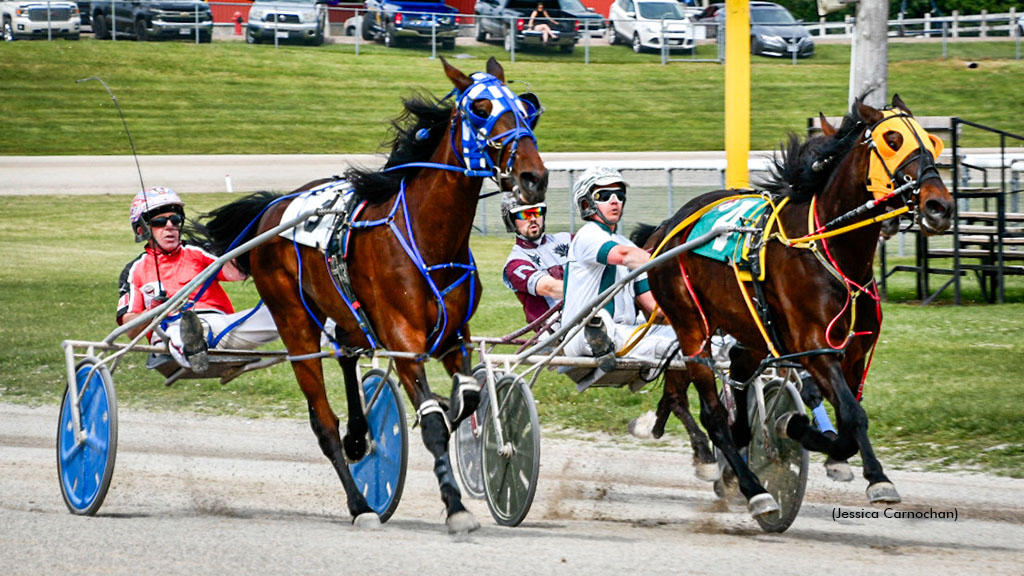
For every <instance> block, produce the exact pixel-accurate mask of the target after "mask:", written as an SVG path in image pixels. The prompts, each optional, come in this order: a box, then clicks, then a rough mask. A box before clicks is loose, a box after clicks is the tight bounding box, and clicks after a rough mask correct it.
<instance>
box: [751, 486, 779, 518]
mask: <svg viewBox="0 0 1024 576" xmlns="http://www.w3.org/2000/svg"><path fill="white" fill-rule="evenodd" d="M747 510H749V511H750V515H751V516H754V517H757V516H760V515H762V514H767V513H769V512H778V511H779V505H778V504H777V503H776V502H775V498H772V495H771V494H769V493H767V492H765V493H763V494H758V495H757V496H754V497H753V498H751V499H750V501H749V502H747Z"/></svg>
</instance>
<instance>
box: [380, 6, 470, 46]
mask: <svg viewBox="0 0 1024 576" xmlns="http://www.w3.org/2000/svg"><path fill="white" fill-rule="evenodd" d="M360 24H361V26H362V27H361V30H362V34H363V39H364V40H380V41H382V42H384V45H385V46H388V47H391V46H395V45H397V44H398V42H399V41H401V40H426V41H428V42H429V41H430V40H431V38H437V41H438V42H439V43H440V44H441V47H442V48H444V49H447V50H451V49H453V48H455V38H456V37H457V36H458V35H459V16H458V10H456V9H455V8H452V7H451V6H448V5H447V4H445V3H444V2H440V1H435V2H409V1H406V0H367V2H366V13H365V14H364V15H363V18H362V20H361V23H360Z"/></svg>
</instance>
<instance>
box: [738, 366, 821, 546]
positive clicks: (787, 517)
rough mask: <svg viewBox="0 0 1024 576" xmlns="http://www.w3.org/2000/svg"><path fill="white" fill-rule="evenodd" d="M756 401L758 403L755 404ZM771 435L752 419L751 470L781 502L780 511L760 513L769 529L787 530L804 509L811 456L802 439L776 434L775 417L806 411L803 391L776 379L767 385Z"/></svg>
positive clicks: (778, 501) (767, 408)
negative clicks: (801, 506) (801, 442)
mask: <svg viewBox="0 0 1024 576" xmlns="http://www.w3.org/2000/svg"><path fill="white" fill-rule="evenodd" d="M755 405H756V404H755ZM764 407H765V420H766V422H767V424H768V425H767V438H765V434H764V433H763V432H762V431H761V427H760V425H759V424H758V423H756V422H752V423H751V426H752V427H753V430H752V435H753V438H752V439H751V441H750V470H751V471H752V472H753V473H754V474H755V475H757V478H758V480H760V481H761V485H763V486H764V488H765V490H767V491H768V493H769V494H771V495H772V497H773V498H775V501H776V502H777V503H778V504H779V510H778V511H777V512H769V513H767V514H761V515H760V516H757V517H756V520H757V523H758V524H760V525H761V529H762V530H764V531H765V532H785V531H786V529H787V528H789V526H790V525H791V524H793V521H794V520H796V516H797V514H798V513H799V512H800V505H801V504H802V503H803V500H804V490H805V489H806V488H807V467H808V462H809V456H808V453H807V450H804V448H803V447H802V446H801V445H800V443H799V442H796V441H794V440H790V439H789V438H780V437H779V436H777V435H776V434H775V421H776V420H777V419H778V418H779V417H780V416H782V415H784V414H786V413H788V412H799V413H801V414H802V413H803V412H804V404H803V401H801V400H800V393H799V392H797V391H796V389H795V388H793V387H792V386H786V385H785V383H784V382H783V381H782V380H781V379H776V380H773V381H771V382H769V383H768V384H766V385H765V387H764Z"/></svg>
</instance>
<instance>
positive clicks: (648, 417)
mask: <svg viewBox="0 0 1024 576" xmlns="http://www.w3.org/2000/svg"><path fill="white" fill-rule="evenodd" d="M657 420H658V418H657V416H655V415H654V412H653V411H647V412H644V413H643V414H641V415H639V416H637V417H636V418H633V420H631V421H630V422H629V426H627V427H626V429H627V430H629V433H630V434H631V435H633V436H634V437H636V438H640V439H643V440H647V439H648V438H652V437H653V434H652V431H653V430H654V423H655V422H656V421H657Z"/></svg>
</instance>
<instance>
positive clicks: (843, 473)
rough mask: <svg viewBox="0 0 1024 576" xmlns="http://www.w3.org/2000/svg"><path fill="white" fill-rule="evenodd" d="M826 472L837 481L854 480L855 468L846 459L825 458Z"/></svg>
mask: <svg viewBox="0 0 1024 576" xmlns="http://www.w3.org/2000/svg"><path fill="white" fill-rule="evenodd" d="M825 474H828V477H829V478H830V479H831V480H833V481H835V482H853V470H851V469H850V464H849V463H848V462H847V461H846V460H833V459H831V458H829V459H827V460H825Z"/></svg>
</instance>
